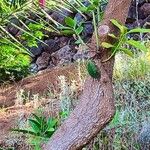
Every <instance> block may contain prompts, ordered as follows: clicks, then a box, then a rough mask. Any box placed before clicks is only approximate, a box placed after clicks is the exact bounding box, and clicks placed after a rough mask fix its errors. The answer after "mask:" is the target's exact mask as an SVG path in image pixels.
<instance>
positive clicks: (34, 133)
mask: <svg viewBox="0 0 150 150" xmlns="http://www.w3.org/2000/svg"><path fill="white" fill-rule="evenodd" d="M12 131H17V132H21V133H23V134H31V135H37V133H36V132H34V131H30V130H26V129H12Z"/></svg>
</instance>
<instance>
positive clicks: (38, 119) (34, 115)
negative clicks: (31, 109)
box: [32, 113, 42, 125]
mask: <svg viewBox="0 0 150 150" xmlns="http://www.w3.org/2000/svg"><path fill="white" fill-rule="evenodd" d="M32 115H33V117H34V118H35V119H36V121H37V122H38V123H39V124H40V125H41V123H42V119H41V117H38V116H37V115H36V114H34V113H32Z"/></svg>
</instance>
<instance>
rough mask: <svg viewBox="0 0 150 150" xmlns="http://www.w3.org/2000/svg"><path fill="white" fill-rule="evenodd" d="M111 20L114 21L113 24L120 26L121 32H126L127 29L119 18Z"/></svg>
mask: <svg viewBox="0 0 150 150" xmlns="http://www.w3.org/2000/svg"><path fill="white" fill-rule="evenodd" d="M110 21H111V22H112V24H114V25H115V26H116V27H117V28H119V30H120V32H121V33H122V34H123V33H125V31H126V29H127V28H126V27H125V26H123V25H121V24H120V23H119V22H118V21H117V20H115V19H111V20H110Z"/></svg>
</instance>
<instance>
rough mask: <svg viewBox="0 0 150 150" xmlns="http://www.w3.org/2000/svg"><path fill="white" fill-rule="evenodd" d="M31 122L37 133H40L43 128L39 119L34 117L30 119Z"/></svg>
mask: <svg viewBox="0 0 150 150" xmlns="http://www.w3.org/2000/svg"><path fill="white" fill-rule="evenodd" d="M29 124H30V126H31V127H32V129H33V130H34V132H36V133H40V131H41V130H40V129H41V124H39V123H38V122H37V121H35V120H33V119H29Z"/></svg>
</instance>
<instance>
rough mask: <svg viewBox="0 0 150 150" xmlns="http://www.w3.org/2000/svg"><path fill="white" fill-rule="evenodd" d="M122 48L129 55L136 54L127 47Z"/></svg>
mask: <svg viewBox="0 0 150 150" xmlns="http://www.w3.org/2000/svg"><path fill="white" fill-rule="evenodd" d="M120 50H121V51H123V52H124V53H125V54H127V55H129V56H130V57H133V56H134V54H133V52H132V51H131V50H129V49H127V48H120Z"/></svg>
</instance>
